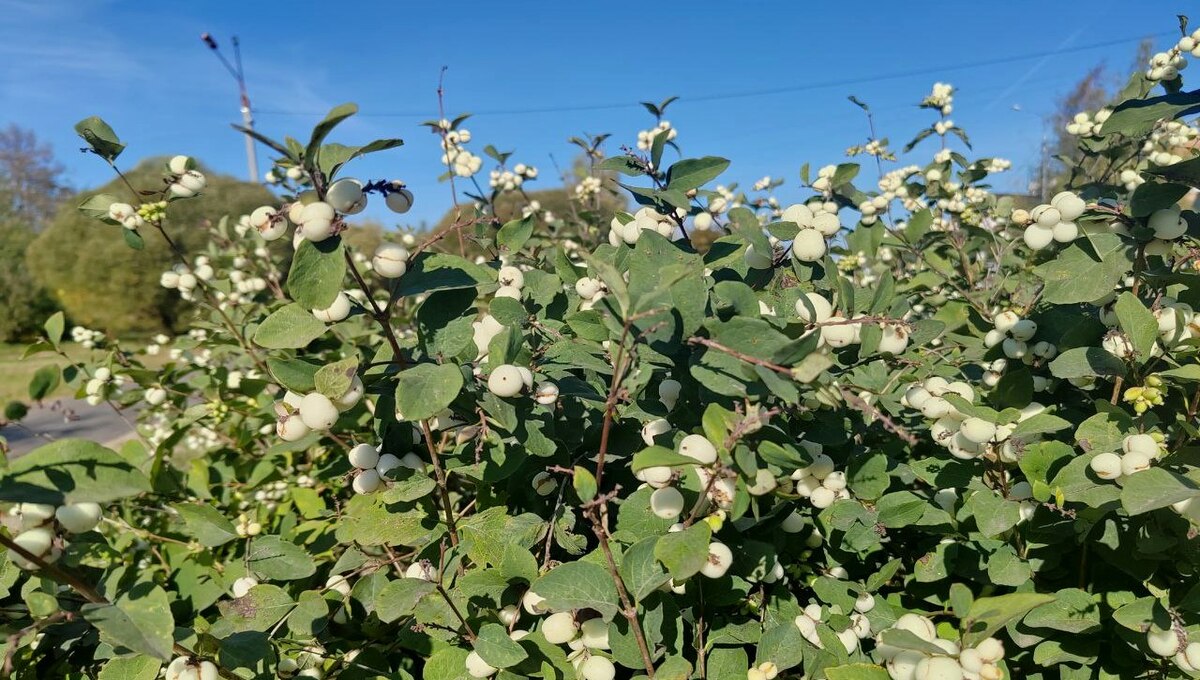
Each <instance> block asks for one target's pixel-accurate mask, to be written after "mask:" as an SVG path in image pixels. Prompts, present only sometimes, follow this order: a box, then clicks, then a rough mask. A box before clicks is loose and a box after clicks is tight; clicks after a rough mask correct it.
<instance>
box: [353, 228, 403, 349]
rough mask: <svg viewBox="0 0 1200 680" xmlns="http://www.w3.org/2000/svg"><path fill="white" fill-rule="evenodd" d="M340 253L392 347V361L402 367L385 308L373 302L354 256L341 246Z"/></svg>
mask: <svg viewBox="0 0 1200 680" xmlns="http://www.w3.org/2000/svg"><path fill="white" fill-rule="evenodd" d="M342 254H344V255H345V256H346V267H347V268H348V269H349V270H350V275H351V276H352V277H353V278H354V281H355V283H357V284H358V287H359V288H360V289H361V290H362V292H363V296H364V297H366V298H367V303H368V304H370V305H371V316H372V317H373V318H374V319H375V320H376V321H378V322H379V325H380V327H381V328H383V335H384V337H386V338H387V341H388V344H389V345H391V347H392V359H393V361H395V362H397V363H399V365H400V367H401V368H404V356H403V354H402V353H401V351H400V341H399V340H397V339H396V331H394V330H392V324H391V323H390V322H389V320H388V312H387V309H386V308H380V306H379V303H377V302H375V296H373V295H371V289H370V288H369V287H368V286H367V282H366V280H365V279H363V276H362V274H361V273H359V271H358V265H357V264H355V263H354V256H353V255H351V254H350V249H349V248H343V249H342Z"/></svg>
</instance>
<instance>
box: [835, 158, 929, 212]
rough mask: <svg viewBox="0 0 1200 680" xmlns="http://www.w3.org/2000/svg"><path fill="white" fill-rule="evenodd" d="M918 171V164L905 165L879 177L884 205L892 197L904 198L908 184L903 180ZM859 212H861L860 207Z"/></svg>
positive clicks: (906, 194) (919, 170) (919, 169)
mask: <svg viewBox="0 0 1200 680" xmlns="http://www.w3.org/2000/svg"><path fill="white" fill-rule="evenodd" d="M830 167H833V166H830ZM919 172H921V168H920V166H917V165H906V166H904V167H900V168H896V169H895V170H891V171H889V172H888V173H887V174H885V175H884V176H883V177H881V178H879V190H880V191H882V192H883V199H884V201H885V203H884V205H885V207H886V205H887V203H890V202H891V201H892V199H894V198H906V197H907V196H908V185H907V184H905V180H907V179H908V178H909V177H912V176H913V175H915V174H917V173H919ZM859 212H861V208H860V210H859Z"/></svg>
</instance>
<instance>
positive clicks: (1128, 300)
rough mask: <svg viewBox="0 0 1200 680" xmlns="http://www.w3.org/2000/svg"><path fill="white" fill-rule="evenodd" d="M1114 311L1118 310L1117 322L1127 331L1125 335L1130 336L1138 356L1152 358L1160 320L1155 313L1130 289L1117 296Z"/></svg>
mask: <svg viewBox="0 0 1200 680" xmlns="http://www.w3.org/2000/svg"><path fill="white" fill-rule="evenodd" d="M1113 311H1114V312H1116V314H1117V322H1118V323H1120V325H1121V330H1123V331H1125V336H1126V337H1128V338H1129V342H1130V344H1132V345H1133V350H1134V352H1136V353H1137V356H1139V357H1141V358H1142V359H1148V358H1150V351H1151V350H1152V349H1153V348H1154V344H1155V343H1156V342H1158V321H1157V320H1156V319H1155V318H1154V314H1152V313H1150V310H1149V309H1146V306H1145V305H1143V304H1142V301H1141V300H1138V299H1137V296H1136V295H1134V294H1133V293H1130V292H1128V291H1126V292H1124V293H1121V294H1120V295H1118V296H1117V302H1116V304H1114V305H1113Z"/></svg>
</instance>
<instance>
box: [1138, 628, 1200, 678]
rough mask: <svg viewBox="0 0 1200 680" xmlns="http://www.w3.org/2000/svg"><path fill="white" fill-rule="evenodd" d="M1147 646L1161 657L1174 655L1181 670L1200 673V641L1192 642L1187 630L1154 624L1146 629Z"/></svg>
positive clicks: (1174, 659)
mask: <svg viewBox="0 0 1200 680" xmlns="http://www.w3.org/2000/svg"><path fill="white" fill-rule="evenodd" d="M1146 646H1147V647H1149V648H1150V651H1152V652H1154V653H1155V654H1157V655H1159V656H1161V657H1167V658H1169V657H1174V658H1173V659H1172V661H1174V662H1175V665H1176V666H1178V667H1179V670H1181V671H1183V672H1185V673H1188V674H1189V675H1191V674H1195V673H1200V642H1192V641H1190V640H1189V639H1188V636H1187V634H1186V632H1184V633H1183V634H1181V633H1180V632H1179V631H1177V630H1175V628H1173V627H1172V628H1159V627H1158V626H1152V627H1151V628H1150V630H1148V631H1146Z"/></svg>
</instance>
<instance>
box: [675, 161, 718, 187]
mask: <svg viewBox="0 0 1200 680" xmlns="http://www.w3.org/2000/svg"><path fill="white" fill-rule="evenodd" d="M728 167H729V161H728V160H727V159H725V158H718V157H716V156H705V157H703V158H686V159H684V160H681V161H679V162H678V163H675V164H674V165H672V166H671V167H670V168H668V169H667V188H668V189H678V190H681V191H688V190H690V189H699V188H700V187H701V186H704V185H705V184H707V183H708V182H710V181H712V180H714V179H716V178H717V176H718V175H720V174H721V173H722V172H725V169H726V168H728Z"/></svg>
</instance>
